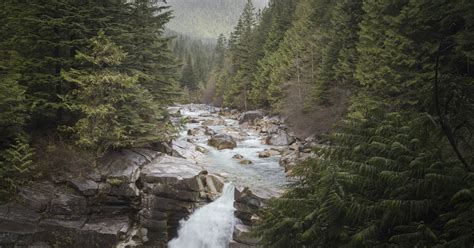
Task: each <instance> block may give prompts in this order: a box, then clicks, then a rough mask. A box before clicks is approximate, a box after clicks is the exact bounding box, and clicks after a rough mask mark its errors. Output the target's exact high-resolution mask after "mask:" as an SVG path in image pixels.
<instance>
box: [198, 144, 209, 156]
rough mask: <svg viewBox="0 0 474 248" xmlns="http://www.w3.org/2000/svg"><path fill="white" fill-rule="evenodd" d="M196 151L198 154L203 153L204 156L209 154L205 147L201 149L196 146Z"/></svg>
mask: <svg viewBox="0 0 474 248" xmlns="http://www.w3.org/2000/svg"><path fill="white" fill-rule="evenodd" d="M196 151H198V152H200V153H204V154H207V153H209V150H207V149H206V148H205V147H202V146H199V145H196Z"/></svg>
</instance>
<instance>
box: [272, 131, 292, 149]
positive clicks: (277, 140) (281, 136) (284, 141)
mask: <svg viewBox="0 0 474 248" xmlns="http://www.w3.org/2000/svg"><path fill="white" fill-rule="evenodd" d="M295 140H296V139H295V138H294V137H293V136H290V135H288V133H287V132H286V131H285V130H278V131H277V132H276V133H274V134H271V135H270V136H268V137H267V139H266V143H267V144H268V145H274V146H287V145H291V144H292V143H293V142H295Z"/></svg>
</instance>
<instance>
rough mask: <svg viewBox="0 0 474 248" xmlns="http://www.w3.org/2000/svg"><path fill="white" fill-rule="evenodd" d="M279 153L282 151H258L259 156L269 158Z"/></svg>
mask: <svg viewBox="0 0 474 248" xmlns="http://www.w3.org/2000/svg"><path fill="white" fill-rule="evenodd" d="M278 155H280V152H279V151H277V150H273V149H265V150H264V151H261V152H259V153H258V157H259V158H269V157H273V156H278Z"/></svg>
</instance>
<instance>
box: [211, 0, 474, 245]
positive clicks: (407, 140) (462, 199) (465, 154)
mask: <svg viewBox="0 0 474 248" xmlns="http://www.w3.org/2000/svg"><path fill="white" fill-rule="evenodd" d="M473 8H474V5H473V3H472V2H469V1H461V0H459V1H423V0H422V1H363V0H356V1H352V0H344V1H332V0H299V1H291V0H279V1H277V0H273V1H270V6H269V8H267V9H265V10H264V11H263V13H262V15H261V17H258V16H257V15H256V14H255V13H256V12H255V9H254V8H253V6H252V4H251V2H248V3H247V5H246V7H245V8H244V11H243V13H242V15H241V17H240V20H239V21H238V24H237V26H236V27H235V29H234V32H233V33H232V34H231V36H230V37H229V39H228V40H227V42H226V43H225V44H226V49H224V50H222V53H223V54H224V56H223V57H221V59H222V60H221V61H222V62H223V63H217V64H218V65H219V66H218V67H217V68H216V70H215V71H214V76H213V77H211V78H212V80H211V81H210V82H209V84H208V88H210V89H214V88H215V95H214V103H216V104H222V105H223V106H229V107H236V108H241V109H254V108H267V109H269V110H271V111H273V112H274V113H279V114H282V115H284V116H286V117H288V119H289V120H288V121H289V122H290V124H293V126H294V127H299V128H304V129H312V128H315V127H316V128H315V129H314V130H317V131H318V133H319V134H321V132H325V133H327V134H328V135H327V137H326V138H324V139H322V140H321V141H325V142H323V144H324V145H319V146H317V147H316V148H315V149H316V150H317V154H318V156H317V158H314V159H309V160H307V161H305V162H304V163H301V164H300V165H298V166H297V167H296V169H295V170H294V172H295V176H296V178H298V179H299V180H298V181H297V183H295V184H293V185H292V186H291V187H290V190H289V191H288V192H287V193H286V194H285V195H284V196H283V197H282V198H280V199H277V200H274V201H273V202H272V203H271V204H270V206H269V208H268V209H267V210H266V211H265V213H264V216H263V219H262V221H261V222H260V224H259V226H258V227H257V229H256V233H257V234H260V235H262V236H263V239H264V244H265V246H267V247H434V246H436V247H438V246H439V247H471V246H472V245H473V244H474V174H473V170H474V156H473V155H474V149H473V148H474V147H473V146H474V139H473V136H472V133H473V130H474V129H473V124H474V81H473V80H474V77H473V76H474V72H473V70H472V68H473V66H474V62H473V58H474V57H473V56H474V54H473V52H472V51H473V48H474V39H473V34H474V29H473V28H474V26H473V24H474V23H473V20H474V19H473V13H474V12H473V11H472V9H473ZM221 45H222V44H220V46H219V47H221ZM301 120H305V121H304V122H303V123H301Z"/></svg>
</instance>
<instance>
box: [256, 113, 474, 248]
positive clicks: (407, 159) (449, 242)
mask: <svg viewBox="0 0 474 248" xmlns="http://www.w3.org/2000/svg"><path fill="white" fill-rule="evenodd" d="M385 108H386V106H383V105H379V106H378V107H377V108H375V109H372V110H369V111H367V112H365V114H364V115H363V116H362V117H363V118H348V119H347V120H346V122H345V123H344V124H343V127H342V128H341V129H340V131H339V132H337V133H334V134H333V135H332V138H331V142H332V145H331V146H328V147H323V148H321V149H320V150H319V157H320V158H319V159H313V160H309V161H306V162H304V163H302V164H300V165H299V166H298V167H296V168H295V170H294V173H295V175H296V176H297V177H301V178H302V180H301V181H299V182H298V183H296V184H295V185H293V186H292V187H291V189H290V192H288V193H287V194H286V195H285V196H284V197H283V198H282V199H278V200H275V201H274V202H272V203H271V204H270V207H269V210H267V211H265V213H264V218H263V219H264V221H263V223H261V225H260V226H259V227H258V228H257V232H258V233H259V234H261V235H263V237H264V240H265V245H266V246H268V247H304V246H307V247H313V246H321V247H341V246H349V247H367V246H370V247H387V246H393V247H397V246H402V247H406V246H428V247H432V246H435V245H446V246H451V247H468V246H469V244H472V242H474V239H473V238H474V225H473V224H472V223H471V222H470V220H472V217H473V215H472V208H473V207H474V202H473V201H472V195H471V191H472V188H473V187H474V183H473V182H474V181H473V180H472V179H473V178H472V177H473V176H474V175H473V174H472V172H468V171H466V170H465V169H464V167H463V165H462V164H461V163H459V161H457V160H456V159H455V157H454V156H453V152H452V150H449V149H443V147H447V141H446V139H444V138H443V137H442V136H439V135H434V134H431V135H430V136H428V137H427V136H425V134H424V133H421V132H419V131H418V130H420V128H424V129H428V130H436V129H437V128H439V127H437V126H433V123H432V122H431V121H430V119H429V118H428V117H427V116H426V115H424V114H421V115H413V114H407V113H384V109H385ZM455 199H462V200H461V201H460V202H459V203H457V202H456V200H455ZM459 216H463V220H461V219H460V218H459ZM457 221H461V222H462V224H461V223H460V225H462V227H463V228H462V232H458V231H460V230H461V229H459V228H458V226H457V225H454V223H455V222H457ZM455 232H458V233H457V234H454V233H455ZM454 244H456V245H454Z"/></svg>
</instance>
